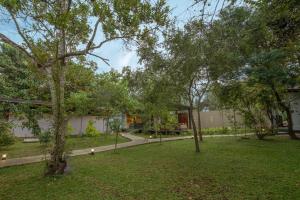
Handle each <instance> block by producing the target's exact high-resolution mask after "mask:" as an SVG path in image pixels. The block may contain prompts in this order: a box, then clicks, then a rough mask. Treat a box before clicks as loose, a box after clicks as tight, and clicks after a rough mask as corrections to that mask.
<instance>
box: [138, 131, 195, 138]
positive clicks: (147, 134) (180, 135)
mask: <svg viewBox="0 0 300 200" xmlns="http://www.w3.org/2000/svg"><path fill="white" fill-rule="evenodd" d="M133 135H136V136H140V137H144V138H148V139H150V136H152V139H154V138H159V137H160V135H159V133H158V134H157V136H155V134H150V133H133ZM191 135H192V132H190V131H187V132H182V133H180V134H161V137H162V138H170V137H184V136H191Z"/></svg>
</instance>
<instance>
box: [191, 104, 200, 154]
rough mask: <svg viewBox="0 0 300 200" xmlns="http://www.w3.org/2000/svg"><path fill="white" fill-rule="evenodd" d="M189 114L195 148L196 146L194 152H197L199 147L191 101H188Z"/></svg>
mask: <svg viewBox="0 0 300 200" xmlns="http://www.w3.org/2000/svg"><path fill="white" fill-rule="evenodd" d="M189 115H190V121H191V123H192V127H193V133H194V140H195V148H196V152H197V153H198V152H200V147H199V140H198V134H197V127H196V123H195V120H194V116H193V103H192V102H191V101H190V108H189Z"/></svg>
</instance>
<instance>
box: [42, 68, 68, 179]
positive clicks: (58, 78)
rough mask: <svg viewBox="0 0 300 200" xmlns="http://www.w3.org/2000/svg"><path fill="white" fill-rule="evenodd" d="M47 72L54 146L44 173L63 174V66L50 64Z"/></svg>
mask: <svg viewBox="0 0 300 200" xmlns="http://www.w3.org/2000/svg"><path fill="white" fill-rule="evenodd" d="M48 72H49V73H48V78H49V85H50V92H51V101H52V114H53V134H54V146H53V149H52V151H51V158H50V161H49V163H48V171H47V173H46V174H47V175H53V174H63V173H64V169H65V167H66V164H67V163H66V160H65V158H64V146H65V132H66V124H67V121H66V118H65V113H64V112H65V110H64V85H65V73H64V66H61V65H57V66H52V68H51V69H50V70H49V71H48Z"/></svg>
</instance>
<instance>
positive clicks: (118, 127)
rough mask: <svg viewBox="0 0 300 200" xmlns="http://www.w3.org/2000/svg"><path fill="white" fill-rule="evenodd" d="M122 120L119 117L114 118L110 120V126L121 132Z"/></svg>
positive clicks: (113, 129)
mask: <svg viewBox="0 0 300 200" xmlns="http://www.w3.org/2000/svg"><path fill="white" fill-rule="evenodd" d="M122 124H123V123H122V120H121V119H118V118H113V119H112V120H111V121H110V122H109V128H110V129H111V130H112V131H113V132H115V133H119V132H120V131H121V127H122Z"/></svg>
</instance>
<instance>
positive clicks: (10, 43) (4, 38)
mask: <svg viewBox="0 0 300 200" xmlns="http://www.w3.org/2000/svg"><path fill="white" fill-rule="evenodd" d="M0 40H1V41H2V42H4V43H6V44H9V45H10V46H13V47H15V48H16V49H18V50H20V51H22V52H23V53H25V54H26V55H27V56H28V57H29V58H31V59H33V60H34V57H33V56H32V55H31V54H30V53H29V52H28V51H27V50H26V49H25V48H24V47H22V46H21V45H19V44H17V43H15V42H13V41H12V40H11V39H9V38H8V37H6V36H5V35H3V34H2V33H0Z"/></svg>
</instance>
